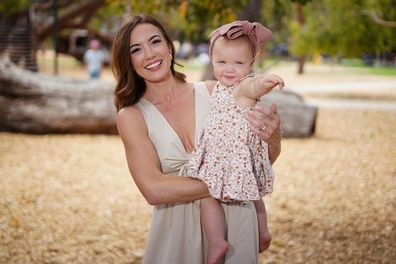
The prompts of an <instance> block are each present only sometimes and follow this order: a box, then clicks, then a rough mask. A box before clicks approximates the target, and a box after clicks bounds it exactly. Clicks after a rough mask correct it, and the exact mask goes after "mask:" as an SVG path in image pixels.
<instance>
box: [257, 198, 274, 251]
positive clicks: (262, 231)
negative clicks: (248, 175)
mask: <svg viewBox="0 0 396 264" xmlns="http://www.w3.org/2000/svg"><path fill="white" fill-rule="evenodd" d="M254 206H255V207H256V212H257V221H258V228H259V252H260V253H261V252H263V251H264V250H266V249H267V248H269V246H270V244H271V239H272V238H271V234H270V232H269V231H268V226H267V212H266V211H265V205H264V202H263V200H261V199H260V200H258V201H254Z"/></svg>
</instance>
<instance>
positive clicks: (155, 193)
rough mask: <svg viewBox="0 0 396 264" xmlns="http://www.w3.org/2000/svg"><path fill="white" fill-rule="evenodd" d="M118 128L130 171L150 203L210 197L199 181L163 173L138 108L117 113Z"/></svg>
mask: <svg viewBox="0 0 396 264" xmlns="http://www.w3.org/2000/svg"><path fill="white" fill-rule="evenodd" d="M117 127H118V132H119V134H120V136H121V139H122V142H123V144H124V148H125V154H126V158H127V162H128V167H129V171H130V173H131V175H132V178H133V180H134V182H135V184H136V185H137V187H138V188H139V190H140V192H141V193H142V194H143V196H144V198H145V199H146V200H147V202H148V203H149V204H151V205H155V204H163V203H176V202H188V201H193V200H198V199H202V198H206V197H209V192H208V189H207V186H206V185H205V184H204V183H203V182H202V181H200V180H196V179H193V178H189V177H180V176H176V175H166V174H163V173H162V171H161V165H160V161H159V158H158V154H157V152H156V150H155V147H154V146H153V144H152V142H151V140H150V138H149V136H148V131H147V126H146V123H145V121H144V118H143V116H142V114H141V112H140V110H139V109H138V108H137V107H132V106H131V107H125V108H123V109H121V110H120V111H119V112H118V114H117Z"/></svg>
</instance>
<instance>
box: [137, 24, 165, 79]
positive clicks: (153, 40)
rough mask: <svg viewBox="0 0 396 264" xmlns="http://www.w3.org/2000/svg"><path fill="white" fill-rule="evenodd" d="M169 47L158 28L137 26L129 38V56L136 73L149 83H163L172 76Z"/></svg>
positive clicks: (146, 25) (148, 25)
mask: <svg viewBox="0 0 396 264" xmlns="http://www.w3.org/2000/svg"><path fill="white" fill-rule="evenodd" d="M170 53H171V51H170V48H169V45H168V43H167V41H166V39H165V38H164V36H163V35H162V33H161V31H160V30H159V28H157V27H156V26H154V25H152V24H149V23H143V24H139V25H137V26H136V27H135V28H134V29H133V30H132V32H131V36H130V38H129V54H130V57H131V62H132V65H133V68H134V69H135V71H136V73H137V74H138V75H139V76H141V77H142V78H143V79H144V80H145V81H146V83H147V82H153V83H155V82H162V81H165V80H166V79H167V78H170V77H171V76H172V72H171V70H170V67H171V63H172V60H171V56H170Z"/></svg>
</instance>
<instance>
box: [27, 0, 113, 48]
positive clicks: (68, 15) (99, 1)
mask: <svg viewBox="0 0 396 264" xmlns="http://www.w3.org/2000/svg"><path fill="white" fill-rule="evenodd" d="M105 3H106V1H105V0H89V1H82V3H81V4H80V5H77V6H74V7H73V8H71V9H70V10H67V11H66V12H64V13H63V14H61V15H60V17H59V20H58V23H59V28H58V30H59V31H61V30H63V29H66V28H85V27H86V25H87V23H88V22H89V20H90V18H91V17H92V16H93V15H94V14H95V12H96V11H97V10H98V9H99V8H100V7H101V6H103V5H104V4H105ZM77 18H79V21H76V20H77ZM53 31H54V26H53V22H50V23H46V24H44V25H41V26H40V28H38V29H37V32H36V34H35V35H36V38H37V42H38V43H40V42H42V41H44V40H45V39H46V38H48V37H49V36H51V35H52V34H53Z"/></svg>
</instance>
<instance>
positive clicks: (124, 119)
mask: <svg viewBox="0 0 396 264" xmlns="http://www.w3.org/2000/svg"><path fill="white" fill-rule="evenodd" d="M116 121H117V128H118V132H119V134H120V136H121V137H123V136H124V135H136V134H137V133H139V132H144V131H145V130H146V129H147V127H146V123H145V121H144V117H143V114H142V112H141V111H140V109H139V108H138V107H137V106H126V107H123V108H122V109H121V110H120V111H118V113H117V118H116Z"/></svg>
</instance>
